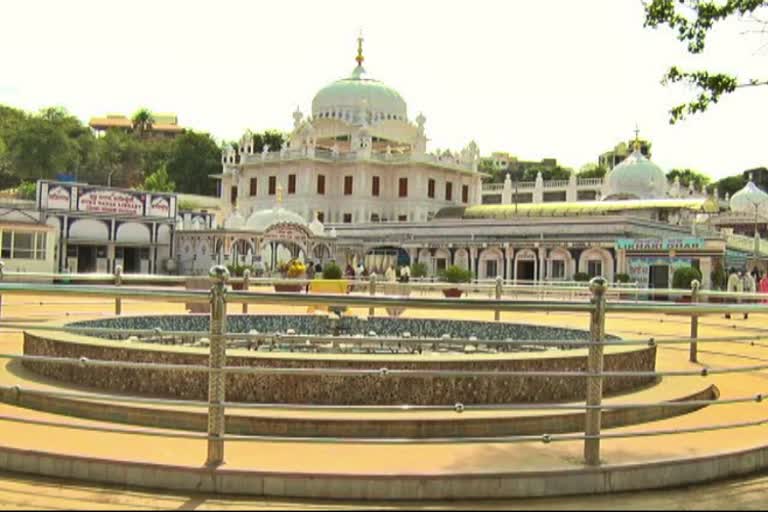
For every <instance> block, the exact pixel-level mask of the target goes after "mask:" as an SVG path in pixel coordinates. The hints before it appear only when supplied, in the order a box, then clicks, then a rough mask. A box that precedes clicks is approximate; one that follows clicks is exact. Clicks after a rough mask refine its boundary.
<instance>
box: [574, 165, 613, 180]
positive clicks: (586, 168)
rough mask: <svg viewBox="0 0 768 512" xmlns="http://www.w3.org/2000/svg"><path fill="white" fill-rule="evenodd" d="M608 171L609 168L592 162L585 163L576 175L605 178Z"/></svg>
mask: <svg viewBox="0 0 768 512" xmlns="http://www.w3.org/2000/svg"><path fill="white" fill-rule="evenodd" d="M607 173H608V170H607V169H606V168H605V167H603V166H602V165H598V164H595V163H591V162H590V163H588V164H585V165H583V166H582V167H581V169H579V172H578V173H577V174H576V176H578V177H579V178H603V177H605V175H606V174H607Z"/></svg>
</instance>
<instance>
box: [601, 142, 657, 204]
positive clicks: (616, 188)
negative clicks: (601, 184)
mask: <svg viewBox="0 0 768 512" xmlns="http://www.w3.org/2000/svg"><path fill="white" fill-rule="evenodd" d="M666 195H667V176H666V174H664V171H662V170H661V168H660V167H659V166H658V165H656V164H654V163H653V162H651V161H650V160H648V159H647V158H645V156H643V154H642V153H641V152H640V150H639V149H636V150H635V151H634V152H633V153H632V154H631V155H629V156H628V157H627V158H625V159H624V161H622V162H621V163H620V164H619V165H617V166H616V167H614V168H613V169H612V170H611V171H610V172H609V173H608V174H606V175H605V190H604V194H603V197H604V199H653V198H660V197H666Z"/></svg>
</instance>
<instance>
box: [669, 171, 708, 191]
mask: <svg viewBox="0 0 768 512" xmlns="http://www.w3.org/2000/svg"><path fill="white" fill-rule="evenodd" d="M678 177H679V178H680V185H682V186H683V187H687V186H688V184H689V183H691V182H693V186H694V187H695V188H696V189H698V190H703V189H704V187H705V186H707V185H708V184H709V182H710V181H712V179H711V178H710V177H709V176H707V175H706V174H702V173H700V172H699V171H694V170H693V169H672V170H671V171H669V172H668V173H667V180H669V181H673V180H674V179H675V178H678Z"/></svg>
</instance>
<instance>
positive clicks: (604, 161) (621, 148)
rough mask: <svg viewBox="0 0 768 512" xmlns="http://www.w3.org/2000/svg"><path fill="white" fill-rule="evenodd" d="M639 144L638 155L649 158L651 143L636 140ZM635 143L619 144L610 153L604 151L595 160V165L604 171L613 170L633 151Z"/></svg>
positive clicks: (631, 141)
mask: <svg viewBox="0 0 768 512" xmlns="http://www.w3.org/2000/svg"><path fill="white" fill-rule="evenodd" d="M637 142H638V143H639V144H640V153H641V154H642V155H643V156H644V157H645V158H648V159H650V158H651V143H650V142H649V141H647V140H643V139H638V140H637ZM634 144H635V141H633V140H630V141H627V142H619V143H618V144H616V146H614V148H613V149H612V150H610V151H606V152H605V153H603V154H602V155H600V156H599V157H598V158H597V163H598V164H599V165H600V166H601V167H603V168H605V169H613V168H614V167H616V166H617V165H619V164H620V163H621V162H623V161H624V160H625V159H626V158H627V157H628V156H629V155H631V154H632V152H633V151H634Z"/></svg>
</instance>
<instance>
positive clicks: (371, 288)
mask: <svg viewBox="0 0 768 512" xmlns="http://www.w3.org/2000/svg"><path fill="white" fill-rule="evenodd" d="M368 293H369V294H370V295H371V297H373V296H374V295H376V273H375V272H374V273H371V277H370V278H369V279H368ZM375 314H376V308H374V307H370V308H368V316H374V315H375Z"/></svg>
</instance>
